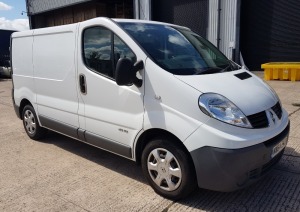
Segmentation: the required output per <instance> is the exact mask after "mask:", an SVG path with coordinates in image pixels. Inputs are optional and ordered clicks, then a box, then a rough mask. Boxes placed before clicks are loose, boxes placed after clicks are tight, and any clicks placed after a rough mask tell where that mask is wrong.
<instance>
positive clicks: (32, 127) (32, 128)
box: [22, 105, 47, 140]
mask: <svg viewBox="0 0 300 212" xmlns="http://www.w3.org/2000/svg"><path fill="white" fill-rule="evenodd" d="M22 118H23V125H24V129H25V131H26V133H27V135H28V136H29V137H30V138H31V139H33V140H39V139H41V138H43V137H44V136H45V134H46V133H47V130H46V129H45V128H43V127H41V126H40V125H39V122H38V119H37V116H36V114H35V111H34V109H33V107H32V106H31V105H26V106H25V107H24V109H23V113H22Z"/></svg>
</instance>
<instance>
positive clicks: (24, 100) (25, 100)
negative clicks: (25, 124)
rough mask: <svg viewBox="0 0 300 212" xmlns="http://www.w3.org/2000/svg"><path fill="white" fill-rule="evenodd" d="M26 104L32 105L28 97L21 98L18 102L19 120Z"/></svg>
mask: <svg viewBox="0 0 300 212" xmlns="http://www.w3.org/2000/svg"><path fill="white" fill-rule="evenodd" d="M26 105H31V106H32V107H33V105H32V104H31V102H30V101H29V100H28V99H22V101H21V103H20V107H19V115H20V118H21V120H23V117H22V113H23V109H24V107H25V106H26ZM33 108H34V107H33Z"/></svg>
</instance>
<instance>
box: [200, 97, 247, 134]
mask: <svg viewBox="0 0 300 212" xmlns="http://www.w3.org/2000/svg"><path fill="white" fill-rule="evenodd" d="M199 107H200V109H201V110H202V112H203V113H205V114H206V115H208V116H211V117H213V118H215V119H218V120H220V121H222V122H225V123H228V124H232V125H236V126H239V127H246V128H252V126H251V124H250V122H249V121H248V119H247V117H246V116H245V115H244V114H243V112H242V111H241V110H240V109H239V108H238V107H237V106H235V105H234V104H233V103H232V102H231V101H229V100H228V99H227V98H225V97H224V96H221V95H219V94H215V93H205V94H202V95H201V96H200V98H199Z"/></svg>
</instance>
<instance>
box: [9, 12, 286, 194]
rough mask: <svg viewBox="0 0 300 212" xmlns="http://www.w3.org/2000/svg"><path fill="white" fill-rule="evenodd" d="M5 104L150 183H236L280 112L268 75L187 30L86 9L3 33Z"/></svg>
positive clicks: (263, 156) (277, 139) (268, 164)
mask: <svg viewBox="0 0 300 212" xmlns="http://www.w3.org/2000/svg"><path fill="white" fill-rule="evenodd" d="M11 50H12V52H11V54H12V71H13V102H14V107H15V111H16V114H17V116H18V117H19V118H20V119H22V120H23V124H24V128H25V131H26V133H27V134H28V136H29V137H30V138H31V139H34V140H38V139H41V138H42V137H43V136H45V134H46V131H47V129H49V130H53V131H56V132H59V133H61V134H64V135H66V136H69V137H71V138H74V139H77V140H80V141H82V142H85V143H88V144H90V145H93V146H95V147H99V148H101V149H104V150H107V151H110V152H113V153H115V154H118V155H120V156H123V157H125V158H128V159H130V160H134V161H136V162H140V163H141V165H142V169H143V172H144V174H145V177H146V178H147V180H148V182H149V184H150V185H151V186H152V188H153V189H154V190H155V191H156V192H157V193H158V194H160V195H162V196H164V197H166V198H170V199H180V198H183V197H185V196H187V195H188V194H190V193H191V192H192V191H193V190H194V189H195V188H196V187H197V186H198V187H200V188H205V189H210V190H216V191H233V190H236V189H240V188H243V187H245V186H248V185H250V184H251V183H253V182H255V181H257V180H258V179H260V178H261V177H262V176H264V175H265V174H266V173H267V172H268V171H269V170H270V169H271V168H272V167H273V166H274V165H275V164H276V163H277V162H278V161H279V160H280V158H281V156H282V154H283V151H284V148H285V146H286V144H287V141H288V135H289V129H290V128H289V119H288V114H287V112H286V111H285V110H284V109H283V108H282V106H281V103H280V100H279V99H278V96H277V95H276V93H275V92H274V90H272V88H270V87H269V86H268V85H267V84H266V83H264V82H263V81H262V80H261V79H259V78H258V77H256V76H255V75H253V74H252V73H251V72H249V71H247V70H245V69H243V68H241V67H240V66H238V65H236V64H235V63H233V62H232V61H230V60H228V59H227V58H226V57H225V56H224V55H223V54H222V53H221V52H220V51H219V50H218V49H216V48H215V47H214V46H213V45H212V44H211V43H209V42H208V41H207V40H205V39H203V38H202V37H201V36H199V35H197V34H196V33H194V32H192V31H191V30H190V29H188V28H185V27H181V26H176V25H171V24H166V23H159V22H151V21H138V20H124V19H123V20H121V19H109V18H96V19H92V20H88V21H84V22H81V23H76V24H71V25H65V26H58V27H50V28H44V29H36V30H30V31H24V32H16V33H14V34H13V35H12V47H11Z"/></svg>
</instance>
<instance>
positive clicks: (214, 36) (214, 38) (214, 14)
mask: <svg viewBox="0 0 300 212" xmlns="http://www.w3.org/2000/svg"><path fill="white" fill-rule="evenodd" d="M218 9H219V8H218V0H209V6H208V10H209V11H208V15H209V16H208V28H207V39H208V40H209V41H210V42H211V43H213V44H214V45H215V46H218V26H219V23H218Z"/></svg>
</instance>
